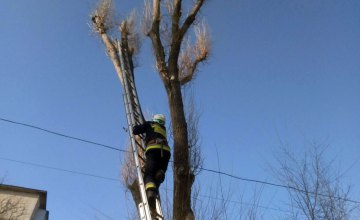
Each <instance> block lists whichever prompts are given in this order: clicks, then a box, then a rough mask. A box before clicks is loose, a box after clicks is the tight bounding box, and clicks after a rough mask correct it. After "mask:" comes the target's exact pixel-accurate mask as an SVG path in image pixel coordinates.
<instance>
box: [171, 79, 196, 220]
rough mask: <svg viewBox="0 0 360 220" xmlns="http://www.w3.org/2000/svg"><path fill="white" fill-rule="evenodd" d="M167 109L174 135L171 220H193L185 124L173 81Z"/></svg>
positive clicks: (180, 102) (176, 84) (178, 93)
mask: <svg viewBox="0 0 360 220" xmlns="http://www.w3.org/2000/svg"><path fill="white" fill-rule="evenodd" d="M167 91H168V99H169V107H170V114H171V121H172V128H173V135H174V206H173V219H174V220H184V219H189V220H190V219H194V215H193V212H192V210H191V199H190V198H191V186H192V183H193V178H192V175H190V163H189V147H188V136H187V124H186V119H185V113H184V106H183V100H182V95H181V88H180V83H179V81H177V80H173V81H172V82H171V83H170V85H169V88H168V90H167Z"/></svg>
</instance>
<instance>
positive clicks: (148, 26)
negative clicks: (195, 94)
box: [92, 0, 210, 220]
mask: <svg viewBox="0 0 360 220" xmlns="http://www.w3.org/2000/svg"><path fill="white" fill-rule="evenodd" d="M204 3H205V0H196V1H194V3H193V5H190V7H189V11H188V12H187V13H184V11H185V10H184V7H183V5H182V1H181V0H173V1H170V0H167V1H160V0H153V1H152V5H151V3H150V1H149V0H145V9H144V19H143V24H144V25H143V30H144V32H145V35H146V36H148V37H149V38H150V40H151V43H152V48H153V52H154V56H155V62H156V68H157V71H158V73H159V75H160V78H161V79H162V82H163V85H164V87H165V90H166V93H167V96H168V103H169V108H170V115H171V125H172V132H173V139H174V146H173V149H174V150H173V158H174V194H173V219H177V220H183V219H194V214H193V211H192V209H191V188H192V185H193V183H194V180H195V173H194V169H193V168H194V166H193V165H194V164H192V162H191V161H192V159H191V150H190V148H189V145H190V142H189V133H188V124H187V121H186V113H185V110H184V103H183V96H182V90H181V88H182V86H184V85H186V84H187V83H189V82H190V81H192V80H193V79H194V78H195V76H196V73H197V70H198V65H199V64H200V63H202V62H204V61H205V60H206V59H207V58H208V56H209V53H210V43H209V42H210V41H209V35H208V32H207V28H206V25H203V23H201V25H196V26H195V34H194V36H195V38H196V40H195V42H194V44H193V45H191V43H190V40H189V39H190V37H189V34H188V31H189V29H190V28H191V27H194V24H196V23H195V21H196V20H197V17H198V14H199V11H200V9H201V8H202V6H203V5H204ZM183 13H184V14H185V16H184V14H183ZM112 15H113V9H112V7H111V0H101V1H100V4H99V6H98V7H97V9H96V10H95V11H94V12H93V14H92V22H93V27H94V30H95V31H96V32H97V33H98V34H99V35H100V37H101V39H102V41H103V43H104V44H105V46H106V49H107V53H108V55H109V57H110V58H111V60H112V62H113V64H114V67H115V70H116V72H117V74H118V76H119V79H120V81H121V82H122V81H123V79H122V78H121V68H120V61H119V57H118V53H117V51H118V50H119V48H117V43H116V40H112V39H111V37H109V35H108V33H109V30H110V29H111V28H112V25H113V24H114V23H115V22H113V20H112V19H111V18H112V17H111V16H112ZM129 23H130V22H129V19H128V20H125V21H123V22H122V25H121V28H120V31H121V34H122V40H123V39H126V38H127V37H129V36H131V34H130V33H133V30H131V29H130V28H129V25H128V24H129ZM199 24H200V23H199ZM128 42H130V41H128ZM134 42H136V41H134ZM130 48H131V46H130ZM134 48H135V47H134ZM129 51H130V53H131V54H130V55H131V57H132V55H133V54H132V53H133V52H135V51H136V50H131V49H130V50H129ZM132 67H133V66H132Z"/></svg>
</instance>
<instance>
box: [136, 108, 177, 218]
mask: <svg viewBox="0 0 360 220" xmlns="http://www.w3.org/2000/svg"><path fill="white" fill-rule="evenodd" d="M133 134H134V135H139V134H145V144H146V148H145V157H146V160H145V173H144V183H145V189H146V196H147V198H148V202H149V206H150V209H151V211H152V212H154V211H155V210H156V197H157V196H158V194H159V186H160V184H161V183H162V182H164V180H165V172H166V170H167V166H168V163H169V159H170V156H171V153H170V147H169V144H168V141H167V138H166V128H165V116H164V115H162V114H156V115H154V116H153V119H152V121H146V122H144V123H143V124H141V125H135V126H134V127H133Z"/></svg>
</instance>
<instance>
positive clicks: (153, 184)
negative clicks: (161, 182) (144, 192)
mask: <svg viewBox="0 0 360 220" xmlns="http://www.w3.org/2000/svg"><path fill="white" fill-rule="evenodd" d="M152 188H156V185H155V183H153V182H149V183H146V185H145V189H152Z"/></svg>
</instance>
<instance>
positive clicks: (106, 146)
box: [0, 118, 360, 204]
mask: <svg viewBox="0 0 360 220" xmlns="http://www.w3.org/2000/svg"><path fill="white" fill-rule="evenodd" d="M0 120H1V121H5V122H8V123H12V124H17V125H21V126H25V127H29V128H34V129H37V130H40V131H43V132H47V133H50V134H54V135H58V136H61V137H64V138H69V139H73V140H77V141H82V142H85V143H89V144H94V145H97V146H101V147H105V148H108V149H111V150H116V151H120V152H128V151H126V150H122V149H119V148H115V147H111V146H108V145H105V144H101V143H97V142H93V141H88V140H85V139H82V138H77V137H73V136H70V135H66V134H61V133H58V132H54V131H51V130H48V129H44V128H41V127H38V126H34V125H30V124H26V123H22V122H16V121H13V120H8V119H4V118H0ZM199 169H200V170H204V171H207V172H211V173H216V174H220V175H224V176H228V177H230V178H233V179H238V180H242V181H246V182H253V183H260V184H264V185H269V186H274V187H280V188H285V189H291V190H295V191H298V192H303V193H308V194H311V195H318V196H323V197H330V198H335V199H341V200H344V201H346V202H352V203H356V204H360V201H356V200H351V199H346V198H342V197H337V196H329V195H325V194H321V193H315V192H310V191H305V190H302V189H298V188H296V187H292V186H287V185H282V184H276V183H271V182H267V181H263V180H256V179H249V178H243V177H239V176H235V175H232V174H228V173H225V172H222V171H216V170H212V169H207V168H204V167H200V168H199Z"/></svg>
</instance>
